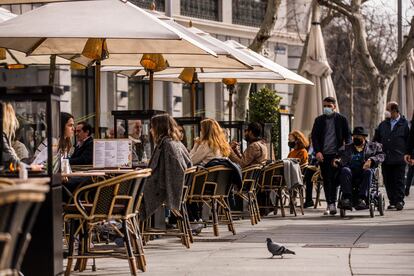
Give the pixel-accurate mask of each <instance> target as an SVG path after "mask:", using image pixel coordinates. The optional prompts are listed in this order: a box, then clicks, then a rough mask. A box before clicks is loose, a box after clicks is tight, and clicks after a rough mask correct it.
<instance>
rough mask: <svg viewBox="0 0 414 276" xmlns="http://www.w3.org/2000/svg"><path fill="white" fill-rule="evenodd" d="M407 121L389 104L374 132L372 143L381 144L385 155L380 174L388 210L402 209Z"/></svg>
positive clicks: (397, 109)
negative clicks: (383, 117)
mask: <svg viewBox="0 0 414 276" xmlns="http://www.w3.org/2000/svg"><path fill="white" fill-rule="evenodd" d="M409 132H410V129H409V127H408V121H407V120H406V119H405V118H404V116H401V115H400V112H399V108H398V104H397V103H396V102H389V103H388V104H387V107H386V113H385V120H384V121H382V122H381V123H380V124H379V126H378V128H377V129H376V130H375V136H374V139H373V140H374V141H376V142H378V143H381V144H382V146H383V150H384V153H385V161H384V164H383V165H382V174H383V177H384V184H385V188H386V191H387V196H388V200H389V201H390V205H389V206H388V209H389V210H392V209H397V210H398V211H400V210H402V209H403V208H404V176H405V166H406V162H408V161H409V156H410V155H409V152H408V144H407V142H408V137H409Z"/></svg>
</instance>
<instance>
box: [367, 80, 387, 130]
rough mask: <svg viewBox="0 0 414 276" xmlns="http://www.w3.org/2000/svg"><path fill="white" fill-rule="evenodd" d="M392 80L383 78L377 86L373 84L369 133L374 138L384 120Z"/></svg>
mask: <svg viewBox="0 0 414 276" xmlns="http://www.w3.org/2000/svg"><path fill="white" fill-rule="evenodd" d="M391 82H392V80H391V81H390V80H388V79H383V78H381V79H380V80H379V81H378V84H377V85H374V84H371V91H372V92H371V93H372V106H371V121H370V126H369V131H370V134H371V137H373V134H374V131H375V129H376V128H377V127H378V125H379V124H380V123H381V121H382V120H384V112H385V107H386V104H387V95H388V90H389V88H390V84H391Z"/></svg>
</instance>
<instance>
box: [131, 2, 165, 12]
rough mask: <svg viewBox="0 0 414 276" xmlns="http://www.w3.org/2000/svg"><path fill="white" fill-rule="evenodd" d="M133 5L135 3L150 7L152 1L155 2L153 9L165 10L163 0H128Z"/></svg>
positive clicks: (146, 7)
mask: <svg viewBox="0 0 414 276" xmlns="http://www.w3.org/2000/svg"><path fill="white" fill-rule="evenodd" d="M129 2H131V3H132V4H134V5H137V6H138V7H140V8H143V9H148V10H149V9H150V8H151V4H152V2H154V4H155V10H157V11H161V12H164V11H165V0H155V1H154V0H129Z"/></svg>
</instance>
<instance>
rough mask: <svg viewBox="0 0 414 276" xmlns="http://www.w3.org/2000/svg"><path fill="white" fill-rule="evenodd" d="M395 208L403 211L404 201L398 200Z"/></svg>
mask: <svg viewBox="0 0 414 276" xmlns="http://www.w3.org/2000/svg"><path fill="white" fill-rule="evenodd" d="M395 208H396V209H397V211H401V210H402V209H404V202H397V204H395Z"/></svg>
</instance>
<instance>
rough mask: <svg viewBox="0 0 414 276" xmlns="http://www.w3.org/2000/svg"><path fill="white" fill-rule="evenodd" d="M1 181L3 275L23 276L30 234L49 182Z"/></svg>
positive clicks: (0, 266)
mask: <svg viewBox="0 0 414 276" xmlns="http://www.w3.org/2000/svg"><path fill="white" fill-rule="evenodd" d="M31 182H32V181H29V180H26V181H22V180H20V181H19V180H17V181H12V180H10V179H0V275H20V274H21V272H20V267H21V264H22V262H23V258H24V255H25V252H26V249H27V246H28V244H29V242H30V239H31V235H30V233H31V230H32V227H33V224H34V222H35V219H36V217H37V213H38V211H39V208H40V206H41V203H42V202H43V201H44V200H45V197H46V193H47V192H48V191H49V186H48V185H46V184H47V183H48V182H49V179H38V180H37V181H34V182H37V183H31Z"/></svg>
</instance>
